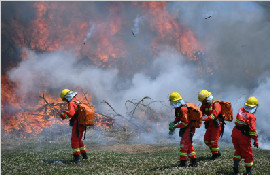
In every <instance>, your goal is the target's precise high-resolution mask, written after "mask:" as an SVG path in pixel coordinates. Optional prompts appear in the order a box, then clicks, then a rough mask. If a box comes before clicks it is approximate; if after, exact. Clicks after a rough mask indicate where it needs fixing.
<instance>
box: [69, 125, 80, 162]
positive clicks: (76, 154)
mask: <svg viewBox="0 0 270 175" xmlns="http://www.w3.org/2000/svg"><path fill="white" fill-rule="evenodd" d="M76 122H77V121H75V122H74V124H73V127H72V133H71V147H72V149H73V160H74V162H75V163H78V162H80V154H81V151H80V145H79V143H80V139H79V138H78V135H77V132H76Z"/></svg>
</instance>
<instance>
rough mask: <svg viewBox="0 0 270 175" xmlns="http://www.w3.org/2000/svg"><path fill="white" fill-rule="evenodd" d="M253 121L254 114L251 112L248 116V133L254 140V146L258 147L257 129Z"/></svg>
mask: <svg viewBox="0 0 270 175" xmlns="http://www.w3.org/2000/svg"><path fill="white" fill-rule="evenodd" d="M255 121H256V118H255V116H254V115H253V114H252V115H251V116H250V117H249V120H248V125H249V135H250V137H251V138H252V139H253V140H254V146H255V147H258V145H259V142H258V134H257V130H256V125H255Z"/></svg>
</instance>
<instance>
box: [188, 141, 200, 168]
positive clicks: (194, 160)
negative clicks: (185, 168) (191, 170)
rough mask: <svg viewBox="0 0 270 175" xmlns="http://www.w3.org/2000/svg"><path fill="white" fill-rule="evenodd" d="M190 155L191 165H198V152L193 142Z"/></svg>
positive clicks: (189, 151)
mask: <svg viewBox="0 0 270 175" xmlns="http://www.w3.org/2000/svg"><path fill="white" fill-rule="evenodd" d="M188 156H189V158H190V164H189V166H191V167H197V166H198V164H197V157H196V152H195V149H194V146H193V145H192V143H190V145H189V150H188Z"/></svg>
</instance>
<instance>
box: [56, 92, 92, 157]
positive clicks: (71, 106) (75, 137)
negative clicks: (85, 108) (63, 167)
mask: <svg viewBox="0 0 270 175" xmlns="http://www.w3.org/2000/svg"><path fill="white" fill-rule="evenodd" d="M76 101H77V100H76V97H73V98H72V100H71V101H70V102H68V110H67V111H65V112H64V113H62V114H61V118H62V119H70V118H73V117H75V118H73V120H74V122H73V125H72V134H71V147H72V149H73V155H80V154H81V153H82V154H83V153H86V152H87V150H86V148H85V145H84V143H83V141H82V136H83V131H85V126H82V125H79V124H78V120H77V119H76V118H77V113H76V110H77V104H76V103H75V102H76Z"/></svg>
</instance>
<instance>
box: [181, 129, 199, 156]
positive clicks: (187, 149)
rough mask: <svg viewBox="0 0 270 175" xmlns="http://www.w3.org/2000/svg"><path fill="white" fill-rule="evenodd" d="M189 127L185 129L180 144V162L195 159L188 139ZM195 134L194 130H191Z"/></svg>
mask: <svg viewBox="0 0 270 175" xmlns="http://www.w3.org/2000/svg"><path fill="white" fill-rule="evenodd" d="M190 129H191V128H190V127H187V128H186V130H185V132H184V134H183V137H182V139H181V142H180V160H187V157H189V158H190V159H196V152H195V150H194V146H193V145H192V142H191V138H190ZM193 133H195V129H193Z"/></svg>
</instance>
